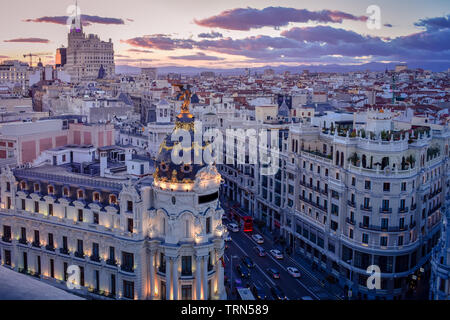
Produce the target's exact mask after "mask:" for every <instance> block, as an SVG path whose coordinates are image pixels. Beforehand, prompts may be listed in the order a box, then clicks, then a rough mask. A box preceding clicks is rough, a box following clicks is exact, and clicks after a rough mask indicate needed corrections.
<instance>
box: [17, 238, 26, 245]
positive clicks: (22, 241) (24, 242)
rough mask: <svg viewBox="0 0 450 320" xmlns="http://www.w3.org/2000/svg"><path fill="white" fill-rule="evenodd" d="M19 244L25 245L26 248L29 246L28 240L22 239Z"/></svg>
mask: <svg viewBox="0 0 450 320" xmlns="http://www.w3.org/2000/svg"><path fill="white" fill-rule="evenodd" d="M19 243H20V244H23V245H25V246H27V245H28V241H27V239H22V238H20V239H19Z"/></svg>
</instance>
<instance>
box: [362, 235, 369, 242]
mask: <svg viewBox="0 0 450 320" xmlns="http://www.w3.org/2000/svg"><path fill="white" fill-rule="evenodd" d="M362 243H365V244H368V243H369V235H368V234H367V233H363V234H362Z"/></svg>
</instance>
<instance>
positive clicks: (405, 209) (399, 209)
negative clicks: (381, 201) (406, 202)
mask: <svg viewBox="0 0 450 320" xmlns="http://www.w3.org/2000/svg"><path fill="white" fill-rule="evenodd" d="M408 211H409V208H408V207H406V208H398V213H407V212H408Z"/></svg>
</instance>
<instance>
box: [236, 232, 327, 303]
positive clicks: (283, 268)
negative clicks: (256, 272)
mask: <svg viewBox="0 0 450 320" xmlns="http://www.w3.org/2000/svg"><path fill="white" fill-rule="evenodd" d="M244 234H245V233H244ZM245 235H246V236H247V238H249V239H250V241H253V239H252V238H251V237H249V236H248V235H247V234H245ZM253 242H254V241H253ZM235 243H236V242H235ZM236 245H237V244H236ZM241 250H242V249H241ZM269 256H270V258H271V259H272V260H273V261H274V262H275V263H276V264H278V265H279V266H280V268H281V269H282V270H285V271H286V272H287V270H286V268H285V267H284V266H282V265H281V264H280V263H279V262H278V261H277V260H276V259H275V258H274V257H273V256H272V255H271V254H269ZM283 256H284V255H283ZM291 260H292V258H291ZM297 280H298V279H297ZM298 282H299V283H300V285H301V286H302V287H303V288H305V290H306V291H308V292H309V293H310V294H311V295H313V296H314V297H315V298H316V299H317V300H320V298H319V297H318V296H317V295H316V294H315V293H314V292H312V291H311V290H310V289H309V288H308V287H307V286H305V285H304V284H303V283H301V282H300V281H299V280H298Z"/></svg>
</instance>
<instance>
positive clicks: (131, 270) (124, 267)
mask: <svg viewBox="0 0 450 320" xmlns="http://www.w3.org/2000/svg"><path fill="white" fill-rule="evenodd" d="M120 270H122V271H125V272H129V273H134V268H133V266H130V265H126V264H125V265H122V266H121V267H120Z"/></svg>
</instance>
